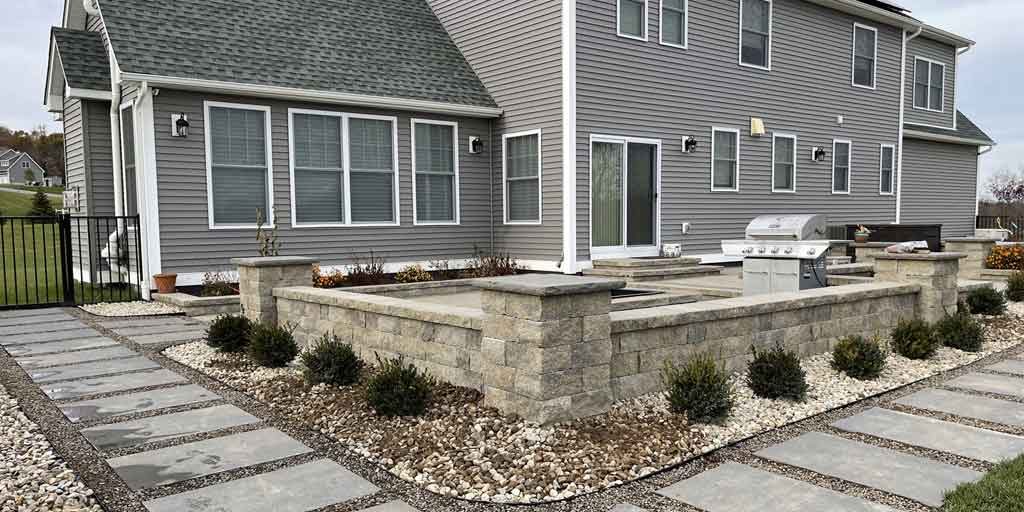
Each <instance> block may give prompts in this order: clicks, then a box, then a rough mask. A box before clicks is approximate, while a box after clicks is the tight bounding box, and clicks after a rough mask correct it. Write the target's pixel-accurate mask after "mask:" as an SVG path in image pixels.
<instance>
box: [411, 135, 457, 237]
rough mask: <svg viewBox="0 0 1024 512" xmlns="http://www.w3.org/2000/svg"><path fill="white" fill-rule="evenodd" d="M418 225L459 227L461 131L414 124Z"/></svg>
mask: <svg viewBox="0 0 1024 512" xmlns="http://www.w3.org/2000/svg"><path fill="white" fill-rule="evenodd" d="M412 129H413V139H412V145H413V164H412V172H413V182H414V187H415V188H414V189H413V191H414V192H413V193H414V194H415V197H416V200H415V203H416V205H415V210H414V214H415V217H414V221H415V222H416V224H458V223H459V156H458V155H459V142H458V140H459V127H458V125H457V124H456V123H449V122H445V121H428V120H423V119H413V120H412Z"/></svg>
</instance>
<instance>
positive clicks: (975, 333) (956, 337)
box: [935, 310, 985, 352]
mask: <svg viewBox="0 0 1024 512" xmlns="http://www.w3.org/2000/svg"><path fill="white" fill-rule="evenodd" d="M935 338H936V339H937V340H938V342H939V343H942V344H943V345H945V346H947V347H950V348H955V349H959V350H963V351H964V352H981V347H982V345H984V344H985V330H984V329H983V328H982V326H981V322H979V321H977V320H975V319H974V317H973V316H971V314H970V313H969V312H967V311H964V310H960V311H958V312H957V313H956V314H955V315H949V316H947V317H946V318H943V319H942V320H939V321H938V323H936V324H935Z"/></svg>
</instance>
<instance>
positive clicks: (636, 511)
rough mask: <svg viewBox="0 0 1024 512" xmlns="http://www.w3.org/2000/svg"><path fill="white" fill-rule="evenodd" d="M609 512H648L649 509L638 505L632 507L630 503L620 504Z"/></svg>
mask: <svg viewBox="0 0 1024 512" xmlns="http://www.w3.org/2000/svg"><path fill="white" fill-rule="evenodd" d="M608 512H647V509H645V508H640V507H638V506H636V505H630V504H629V503H619V504H618V505H615V506H614V507H612V509H611V510H609V511H608Z"/></svg>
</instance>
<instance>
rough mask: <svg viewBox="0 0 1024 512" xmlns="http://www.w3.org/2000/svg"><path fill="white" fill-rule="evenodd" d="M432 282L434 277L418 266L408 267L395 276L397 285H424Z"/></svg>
mask: <svg viewBox="0 0 1024 512" xmlns="http://www.w3.org/2000/svg"><path fill="white" fill-rule="evenodd" d="M433 280H434V276H432V275H430V272H427V270H426V269H424V268H423V267H422V266H420V265H408V266H406V267H404V268H403V269H402V270H400V271H399V272H398V273H397V274H395V281H398V282H399V283H425V282H427V281H433Z"/></svg>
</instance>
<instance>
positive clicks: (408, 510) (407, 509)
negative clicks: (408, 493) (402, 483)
mask: <svg viewBox="0 0 1024 512" xmlns="http://www.w3.org/2000/svg"><path fill="white" fill-rule="evenodd" d="M359 512H419V511H418V510H416V509H414V508H412V507H411V506H409V504H408V503H406V502H404V501H397V500H396V501H389V502H387V503H384V504H383V505H377V506H376V507H370V508H364V509H362V510H360V511H359Z"/></svg>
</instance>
